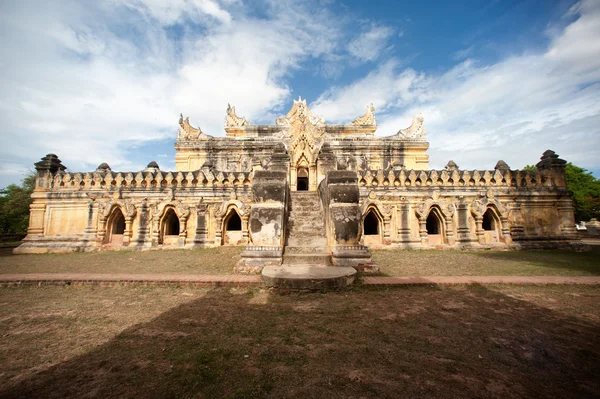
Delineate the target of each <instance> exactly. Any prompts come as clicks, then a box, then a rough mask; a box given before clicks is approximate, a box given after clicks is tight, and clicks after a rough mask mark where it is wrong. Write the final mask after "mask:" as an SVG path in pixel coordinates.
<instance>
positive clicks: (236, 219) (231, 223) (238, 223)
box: [227, 211, 242, 231]
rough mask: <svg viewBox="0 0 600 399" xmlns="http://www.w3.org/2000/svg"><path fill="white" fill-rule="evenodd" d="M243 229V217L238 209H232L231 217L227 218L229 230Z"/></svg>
mask: <svg viewBox="0 0 600 399" xmlns="http://www.w3.org/2000/svg"><path fill="white" fill-rule="evenodd" d="M240 230H242V219H240V215H238V214H237V212H236V211H231V214H230V216H229V219H228V220H227V231H240Z"/></svg>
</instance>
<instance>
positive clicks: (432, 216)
mask: <svg viewBox="0 0 600 399" xmlns="http://www.w3.org/2000/svg"><path fill="white" fill-rule="evenodd" d="M425 224H426V227H427V234H441V231H442V229H441V226H440V225H441V221H440V218H439V217H438V215H437V214H436V212H435V211H434V210H431V211H430V212H429V215H428V216H427V221H426V222H425Z"/></svg>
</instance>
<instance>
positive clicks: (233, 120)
mask: <svg viewBox="0 0 600 399" xmlns="http://www.w3.org/2000/svg"><path fill="white" fill-rule="evenodd" d="M241 126H252V124H251V123H250V122H248V121H247V120H246V118H244V117H243V116H237V115H236V113H235V107H232V106H231V105H230V104H227V116H226V117H225V128H228V127H241Z"/></svg>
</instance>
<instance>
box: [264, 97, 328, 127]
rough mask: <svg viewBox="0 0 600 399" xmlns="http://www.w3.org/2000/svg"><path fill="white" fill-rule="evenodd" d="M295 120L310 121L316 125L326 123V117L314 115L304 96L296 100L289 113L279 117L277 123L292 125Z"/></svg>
mask: <svg viewBox="0 0 600 399" xmlns="http://www.w3.org/2000/svg"><path fill="white" fill-rule="evenodd" d="M295 121H300V122H301V123H305V122H308V123H310V124H312V125H315V126H324V125H325V119H323V117H321V116H318V115H313V113H312V112H310V110H309V109H308V106H307V105H306V99H304V100H303V99H302V97H299V98H298V100H294V104H293V105H292V108H291V109H290V111H289V112H288V113H287V115H285V116H282V117H280V118H277V119H276V120H275V123H276V124H277V125H279V126H291V125H293V124H294V122H295Z"/></svg>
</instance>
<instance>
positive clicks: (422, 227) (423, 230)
mask: <svg viewBox="0 0 600 399" xmlns="http://www.w3.org/2000/svg"><path fill="white" fill-rule="evenodd" d="M419 237H421V244H422V245H429V239H428V238H427V219H423V217H421V218H419Z"/></svg>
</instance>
